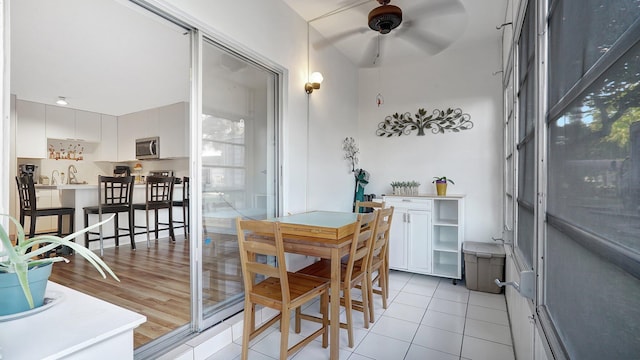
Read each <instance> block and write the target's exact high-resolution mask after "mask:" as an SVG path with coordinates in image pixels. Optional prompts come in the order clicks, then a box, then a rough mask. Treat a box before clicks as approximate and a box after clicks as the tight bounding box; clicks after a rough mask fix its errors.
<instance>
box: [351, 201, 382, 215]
mask: <svg viewBox="0 0 640 360" xmlns="http://www.w3.org/2000/svg"><path fill="white" fill-rule="evenodd" d="M384 206H385V203H384V201H382V202H377V201H356V211H355V212H357V213H364V212H372V211H373V210H375V209H384ZM369 210H370V211H369Z"/></svg>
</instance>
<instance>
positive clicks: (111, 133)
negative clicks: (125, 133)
mask: <svg viewBox="0 0 640 360" xmlns="http://www.w3.org/2000/svg"><path fill="white" fill-rule="evenodd" d="M100 127H101V132H100V146H99V151H98V157H97V161H114V162H115V161H118V118H117V117H115V116H111V115H104V114H103V115H102V116H101V124H100Z"/></svg>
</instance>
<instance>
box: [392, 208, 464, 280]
mask: <svg viewBox="0 0 640 360" xmlns="http://www.w3.org/2000/svg"><path fill="white" fill-rule="evenodd" d="M384 201H385V203H386V205H387V206H393V207H394V213H393V221H392V223H391V230H390V233H389V267H390V268H391V269H396V270H403V271H409V272H414V273H420V274H427V275H435V276H441V277H447V278H452V279H454V281H455V280H456V279H461V277H462V261H461V260H462V254H461V250H462V241H463V235H464V232H463V225H464V222H463V214H464V198H463V197H462V196H438V197H436V196H385V197H384Z"/></svg>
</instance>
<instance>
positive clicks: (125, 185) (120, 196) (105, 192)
mask: <svg viewBox="0 0 640 360" xmlns="http://www.w3.org/2000/svg"><path fill="white" fill-rule="evenodd" d="M133 181H134V177H133V176H119V177H115V176H98V206H99V207H100V208H102V207H106V206H130V205H131V203H132V201H133Z"/></svg>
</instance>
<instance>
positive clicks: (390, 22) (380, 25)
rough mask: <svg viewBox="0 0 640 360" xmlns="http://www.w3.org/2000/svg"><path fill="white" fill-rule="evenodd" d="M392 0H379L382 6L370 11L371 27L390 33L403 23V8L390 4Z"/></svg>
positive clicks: (382, 32)
mask: <svg viewBox="0 0 640 360" xmlns="http://www.w3.org/2000/svg"><path fill="white" fill-rule="evenodd" d="M390 2H391V0H378V3H380V6H379V7H377V8H375V9H373V10H371V11H370V12H369V28H370V29H371V30H375V31H378V32H379V33H380V34H383V35H384V34H388V33H390V32H391V30H393V29H395V28H397V27H398V26H400V23H402V9H400V8H399V7H397V6H395V5H389V3H390Z"/></svg>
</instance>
